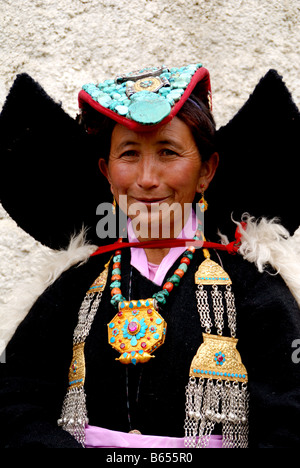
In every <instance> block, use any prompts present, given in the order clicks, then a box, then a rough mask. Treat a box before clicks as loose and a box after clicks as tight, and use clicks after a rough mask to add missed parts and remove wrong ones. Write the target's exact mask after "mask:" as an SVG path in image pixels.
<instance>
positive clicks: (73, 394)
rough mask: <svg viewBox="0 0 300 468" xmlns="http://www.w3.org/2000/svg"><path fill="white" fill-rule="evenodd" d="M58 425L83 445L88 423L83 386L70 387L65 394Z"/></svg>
mask: <svg viewBox="0 0 300 468" xmlns="http://www.w3.org/2000/svg"><path fill="white" fill-rule="evenodd" d="M57 423H58V425H59V426H61V427H62V429H64V430H65V431H67V432H69V433H70V434H71V435H72V436H73V437H74V438H75V439H76V440H77V441H78V442H79V443H80V444H81V445H82V446H83V447H84V444H85V426H86V424H88V418H87V411H86V397H85V392H84V388H83V387H74V388H70V389H68V391H67V394H66V396H65V399H64V402H63V407H62V411H61V418H60V419H59V420H58V422H57Z"/></svg>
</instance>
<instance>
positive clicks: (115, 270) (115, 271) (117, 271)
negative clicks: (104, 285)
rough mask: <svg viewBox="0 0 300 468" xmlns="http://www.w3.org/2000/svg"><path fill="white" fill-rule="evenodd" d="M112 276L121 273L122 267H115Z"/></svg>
mask: <svg viewBox="0 0 300 468" xmlns="http://www.w3.org/2000/svg"><path fill="white" fill-rule="evenodd" d="M111 274H112V276H113V275H120V274H121V270H120V268H114V269H113V270H112V272H111Z"/></svg>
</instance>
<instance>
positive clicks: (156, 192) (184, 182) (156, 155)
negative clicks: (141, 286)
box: [99, 117, 218, 238]
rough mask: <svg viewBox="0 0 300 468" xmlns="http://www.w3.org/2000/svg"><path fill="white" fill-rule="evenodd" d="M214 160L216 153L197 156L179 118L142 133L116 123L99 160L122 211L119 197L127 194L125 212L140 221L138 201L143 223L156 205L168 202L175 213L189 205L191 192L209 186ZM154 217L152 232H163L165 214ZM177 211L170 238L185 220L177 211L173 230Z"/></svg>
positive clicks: (215, 161)
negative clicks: (106, 150) (206, 157)
mask: <svg viewBox="0 0 300 468" xmlns="http://www.w3.org/2000/svg"><path fill="white" fill-rule="evenodd" d="M217 165H218V155H217V154H215V155H213V157H211V158H210V160H209V161H207V162H202V161H201V156H200V154H199V151H198V149H197V146H196V144H195V142H194V138H193V136H192V134H191V131H190V129H189V127H188V126H187V125H186V124H185V123H184V122H182V121H181V120H180V119H179V118H178V117H174V119H173V120H172V121H171V122H170V123H168V124H166V125H163V126H161V127H160V128H158V129H157V130H154V131H151V132H145V133H137V132H134V131H132V130H129V129H128V128H127V127H124V126H123V125H120V124H116V126H115V127H114V130H113V133H112V138H111V149H110V155H109V161H108V164H106V162H105V161H104V159H100V161H99V166H100V169H101V171H102V173H103V174H104V175H105V176H106V177H107V179H108V181H109V183H110V186H111V191H112V193H113V195H114V196H115V199H116V202H117V203H118V205H120V201H121V208H122V209H123V210H124V204H123V205H122V200H121V199H120V197H121V196H122V195H123V196H126V198H125V197H122V198H123V200H126V203H127V214H128V216H129V217H130V218H131V219H132V220H134V219H135V218H136V216H137V215H139V216H140V217H139V221H141V219H142V218H141V211H139V212H138V213H137V210H136V209H134V208H135V207H137V206H138V205H135V204H137V203H139V204H140V203H142V204H143V206H144V207H145V210H146V212H147V215H145V216H144V221H143V222H145V223H146V224H149V222H150V213H151V211H152V213H154V212H157V209H158V207H159V208H160V209H163V207H165V208H166V209H167V210H168V209H170V208H171V207H172V206H173V207H177V208H178V212H177V214H178V213H180V210H181V214H183V213H184V208H185V206H189V207H190V206H191V203H192V202H193V200H194V197H195V194H196V193H200V192H201V190H203V189H204V190H205V189H206V188H207V187H208V185H209V183H210V181H211V179H212V178H213V176H214V173H215V170H216V168H217ZM174 204H175V205H174ZM186 204H189V205H186ZM143 212H144V214H145V211H144V210H143ZM153 216H154V217H153ZM153 216H152V218H151V222H152V223H153V221H154V220H155V221H154V222H156V223H159V225H160V234H159V236H157V237H162V233H161V228H162V226H161V224H162V222H163V220H164V215H162V214H159V216H158V215H157V216H158V217H157V216H156V218H155V215H153ZM176 216H177V215H173V216H171V220H170V223H171V224H170V230H171V233H170V235H171V237H173V236H177V235H178V234H179V233H180V231H181V229H182V227H183V226H182V222H184V221H183V218H182V216H181V215H180V214H179V217H178V216H177V218H178V219H177V221H178V220H179V219H180V223H179V228H178V229H180V226H181V229H180V230H179V231H178V229H177V228H176V227H175V224H176V223H175V221H176V219H175V218H176ZM156 227H157V226H156ZM176 231H178V232H176ZM156 232H157V231H156ZM138 237H140V238H142V237H146V238H149V237H151V236H150V234H149V233H148V235H147V236H138ZM167 237H169V235H168V236H167Z"/></svg>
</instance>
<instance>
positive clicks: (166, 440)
mask: <svg viewBox="0 0 300 468" xmlns="http://www.w3.org/2000/svg"><path fill="white" fill-rule="evenodd" d="M85 445H86V447H87V448H185V446H184V439H183V438H177V437H160V436H151V435H140V434H128V433H126V432H118V431H111V430H109V429H104V428H102V427H96V426H86V428H85ZM208 448H222V436H221V435H212V436H211V437H210V441H209V444H208Z"/></svg>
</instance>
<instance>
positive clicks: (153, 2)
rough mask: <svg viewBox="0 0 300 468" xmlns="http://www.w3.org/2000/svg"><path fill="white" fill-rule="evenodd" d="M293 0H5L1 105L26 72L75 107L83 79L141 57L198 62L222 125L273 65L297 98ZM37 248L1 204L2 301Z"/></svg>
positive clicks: (297, 15) (0, 18)
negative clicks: (207, 76) (207, 78)
mask: <svg viewBox="0 0 300 468" xmlns="http://www.w3.org/2000/svg"><path fill="white" fill-rule="evenodd" d="M299 25H300V6H299V2H297V1H295V0H282V1H276V0H198V1H196V0H172V1H170V0H128V1H126V2H121V1H119V0H60V1H59V2H58V1H57V0H1V2H0V63H1V67H0V106H1V108H2V105H3V103H4V101H5V97H6V95H7V93H8V91H9V89H10V86H11V85H12V83H13V80H14V78H15V76H16V75H17V74H18V73H21V72H27V73H29V74H30V75H31V76H32V77H33V78H34V79H35V80H37V81H39V83H40V84H41V85H42V86H43V87H44V88H45V90H46V91H47V92H48V94H50V95H51V96H52V97H53V98H54V99H56V100H57V101H61V102H62V105H63V108H64V109H65V110H66V111H67V112H68V113H69V114H70V115H72V116H75V115H76V111H77V93H78V90H79V89H80V87H81V85H82V84H83V83H87V82H90V81H101V80H102V79H105V78H107V77H111V76H115V75H116V74H119V73H122V72H126V71H130V70H132V69H136V68H139V67H142V66H145V65H157V64H165V65H169V64H170V65H171V66H172V65H175V66H176V65H181V64H187V63H193V62H199V61H201V62H202V63H203V64H204V65H205V66H206V67H207V68H208V69H209V70H210V72H211V79H212V88H213V104H214V114H215V118H216V122H217V125H218V126H220V125H223V124H225V123H226V122H227V121H228V120H229V119H230V118H231V117H232V116H233V115H234V114H235V112H236V111H237V110H238V109H239V108H240V107H241V106H242V104H243V103H244V102H245V100H246V99H247V98H248V96H249V94H250V93H251V92H252V90H253V88H254V87H255V85H256V84H257V82H258V81H259V79H260V78H261V77H262V76H263V75H264V74H265V73H266V72H267V71H268V70H269V69H270V68H275V69H277V70H278V72H279V73H280V74H281V75H283V77H284V80H285V82H286V84H287V86H288V88H289V89H290V91H291V92H292V94H293V97H294V100H295V102H296V104H297V105H298V106H299V103H300V83H299V81H300V78H299V52H300V26H299ZM41 249H42V247H41V246H40V245H39V244H38V243H37V242H35V241H34V239H32V238H30V237H29V236H28V235H26V234H24V233H23V232H22V231H21V230H20V229H19V228H18V227H17V226H16V225H15V223H14V222H13V221H12V220H11V219H10V218H9V217H8V216H7V215H6V213H5V212H4V210H3V209H2V208H1V207H0V259H1V260H0V308H1V304H2V305H3V304H4V303H6V302H7V301H8V300H9V299H10V298H11V297H12V296H13V294H14V291H15V288H16V285H17V284H18V282H19V281H20V280H21V279H22V278H26V277H28V276H30V275H32V274H34V273H33V271H32V269H33V268H34V267H36V266H38V253H39V252H40V250H41Z"/></svg>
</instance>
